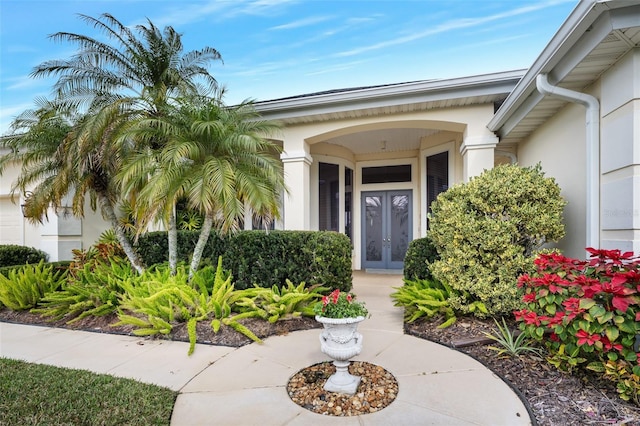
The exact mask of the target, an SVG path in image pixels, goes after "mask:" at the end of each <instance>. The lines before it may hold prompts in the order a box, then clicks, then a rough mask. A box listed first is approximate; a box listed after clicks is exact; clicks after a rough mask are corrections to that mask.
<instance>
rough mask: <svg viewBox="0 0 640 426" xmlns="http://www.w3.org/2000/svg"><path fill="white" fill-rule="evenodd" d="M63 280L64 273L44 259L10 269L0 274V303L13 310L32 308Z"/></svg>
mask: <svg viewBox="0 0 640 426" xmlns="http://www.w3.org/2000/svg"><path fill="white" fill-rule="evenodd" d="M64 280H65V274H64V273H62V272H60V271H58V270H56V269H55V268H54V267H53V265H51V264H45V263H44V261H40V262H39V263H38V264H30V265H25V266H22V267H20V268H16V269H11V270H10V271H8V272H7V275H6V276H5V275H4V274H0V305H4V306H6V307H7V308H9V309H11V310H14V311H22V310H27V309H31V308H34V307H35V306H37V305H38V303H40V301H41V299H42V298H43V297H44V296H45V295H46V294H47V293H50V292H52V291H56V290H57V289H58V288H59V287H60V286H61V285H62V283H63V282H64Z"/></svg>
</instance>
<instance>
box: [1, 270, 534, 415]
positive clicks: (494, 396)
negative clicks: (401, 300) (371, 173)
mask: <svg viewBox="0 0 640 426" xmlns="http://www.w3.org/2000/svg"><path fill="white" fill-rule="evenodd" d="M400 285H402V279H401V277H400V276H399V275H372V274H365V273H361V272H354V290H353V291H354V292H355V293H356V294H357V295H358V299H359V300H362V301H365V302H366V304H367V308H368V309H369V311H370V313H371V318H369V319H367V320H366V321H364V322H363V323H361V324H360V326H359V331H360V332H361V333H362V334H363V336H364V340H363V341H364V347H363V350H362V353H361V354H360V355H359V356H358V357H356V358H355V360H362V361H367V362H370V363H373V364H377V365H380V366H382V367H384V368H385V369H386V370H388V371H390V372H391V373H392V374H393V375H394V376H395V377H396V379H397V380H398V385H399V391H398V396H397V398H396V400H395V401H394V402H393V403H392V404H391V405H389V406H388V407H387V408H385V409H383V410H381V411H379V412H376V413H372V414H366V415H362V416H357V417H356V416H354V417H333V416H323V415H319V414H315V413H312V412H310V411H308V410H305V409H304V408H302V407H299V406H298V405H296V404H295V403H293V402H292V401H291V400H290V399H289V397H288V395H287V391H286V385H287V382H288V380H289V378H290V377H291V376H292V375H293V374H295V373H296V372H297V371H299V370H300V369H302V368H304V367H307V366H309V365H312V364H315V363H318V362H321V361H326V360H327V357H326V356H325V355H324V354H322V352H320V343H319V341H318V335H319V330H317V329H316V330H307V331H298V332H294V333H291V334H289V335H287V336H277V337H269V338H268V339H266V340H265V341H264V344H262V345H258V344H251V345H248V346H244V347H242V348H237V349H236V348H228V347H220V346H208V345H198V346H197V348H196V350H195V352H194V354H193V355H191V356H190V357H189V356H187V348H188V344H187V343H182V342H170V341H156V340H145V339H142V338H136V337H129V336H117V335H109V334H100V333H90V332H80V331H69V330H62V329H54V328H47V327H35V326H26V325H14V324H7V323H2V322H0V357H5V358H15V359H22V360H25V361H29V362H36V363H42V364H51V365H57V366H62V367H68V368H77V369H86V370H90V371H94V372H96V373H104V374H111V375H114V376H120V377H128V378H134V379H137V380H140V381H142V382H147V383H153V384H157V385H160V386H166V387H169V388H171V389H174V390H177V391H179V392H180V395H179V396H178V399H177V401H176V404H175V407H174V411H173V415H172V418H171V424H172V425H176V426H181V425H261V426H269V425H323V424H331V425H509V426H511V425H529V424H531V419H530V417H529V414H528V412H527V409H526V407H525V406H524V404H523V403H522V401H521V400H520V399H519V398H518V397H517V395H516V394H515V393H514V392H513V390H512V389H511V388H510V387H509V386H508V385H507V384H505V383H504V382H503V381H502V380H500V378H498V377H497V376H495V375H494V374H493V373H492V372H491V371H490V370H488V369H487V368H486V367H484V366H483V365H482V364H480V363H479V362H477V361H475V360H474V359H472V358H470V357H468V356H466V355H463V354H461V353H459V352H457V351H454V350H452V349H448V348H446V347H444V346H440V345H438V344H435V343H431V342H428V341H425V340H422V339H418V338H415V337H411V336H406V335H404V334H403V333H402V309H400V308H395V307H394V306H393V304H392V301H391V299H390V298H389V294H390V293H391V292H392V291H393V290H392V287H397V286H400Z"/></svg>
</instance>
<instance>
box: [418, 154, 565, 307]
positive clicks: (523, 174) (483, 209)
mask: <svg viewBox="0 0 640 426" xmlns="http://www.w3.org/2000/svg"><path fill="white" fill-rule="evenodd" d="M565 204H566V203H565V201H564V200H563V199H562V197H561V196H560V188H559V187H558V185H557V184H556V183H555V180H554V179H553V178H546V177H544V173H543V172H542V168H541V167H540V165H539V164H538V165H536V166H533V167H519V166H517V165H501V166H498V167H495V168H493V169H491V170H487V171H485V172H484V173H482V174H481V175H480V176H477V177H475V178H473V179H471V180H470V181H469V182H468V183H465V184H460V185H456V186H454V187H452V188H450V189H449V190H447V191H445V192H443V193H441V194H440V195H439V196H438V198H437V199H436V200H435V201H434V202H433V204H432V205H431V210H432V216H431V218H430V231H429V232H430V236H431V239H432V240H433V243H434V245H435V246H436V248H437V250H438V253H439V255H440V259H439V260H436V261H434V262H433V263H432V264H431V267H430V270H431V272H432V274H433V276H434V277H435V278H436V279H438V280H440V281H442V282H444V283H447V284H448V285H450V286H451V287H452V288H454V289H455V290H458V291H459V292H460V295H459V296H457V297H455V298H454V299H452V300H451V303H452V306H453V307H454V308H455V309H456V310H459V311H461V312H473V313H474V314H476V315H478V316H487V315H496V314H507V313H510V312H512V311H513V310H515V309H518V308H519V307H520V306H521V301H520V297H519V295H518V288H517V280H518V276H519V275H521V274H522V273H525V272H530V271H532V269H533V256H534V255H535V254H536V251H537V250H539V249H540V248H541V247H542V246H543V245H544V244H545V243H548V242H553V241H558V240H559V239H560V238H562V237H563V236H564V225H563V223H562V212H563V209H564V206H565Z"/></svg>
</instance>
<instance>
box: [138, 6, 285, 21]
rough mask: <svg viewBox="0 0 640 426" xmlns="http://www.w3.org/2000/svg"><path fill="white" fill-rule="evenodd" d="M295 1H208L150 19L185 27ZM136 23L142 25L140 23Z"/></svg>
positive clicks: (260, 13) (168, 11) (181, 7)
mask: <svg viewBox="0 0 640 426" xmlns="http://www.w3.org/2000/svg"><path fill="white" fill-rule="evenodd" d="M296 2H297V0H248V1H247V0H235V1H228V0H208V1H199V2H194V3H187V2H185V3H182V2H180V3H179V6H175V7H171V8H169V9H167V11H166V12H164V13H163V14H162V15H159V16H154V17H152V18H151V20H152V21H153V23H154V24H156V25H157V26H159V27H163V26H165V25H172V26H174V27H176V26H179V25H187V24H190V23H193V22H199V21H202V20H204V19H212V18H213V19H214V20H218V21H220V20H224V19H228V18H231V17H234V16H238V15H263V14H268V13H270V12H271V11H272V10H273V9H276V8H280V7H282V6H285V5H288V4H292V3H296ZM138 23H143V22H142V21H140V22H138Z"/></svg>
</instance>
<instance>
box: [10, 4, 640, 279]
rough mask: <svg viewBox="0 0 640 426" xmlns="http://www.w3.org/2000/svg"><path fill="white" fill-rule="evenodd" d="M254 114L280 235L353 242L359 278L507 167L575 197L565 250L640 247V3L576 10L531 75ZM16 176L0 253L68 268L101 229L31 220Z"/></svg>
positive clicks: (366, 94)
mask: <svg viewBox="0 0 640 426" xmlns="http://www.w3.org/2000/svg"><path fill="white" fill-rule="evenodd" d="M256 106H257V109H258V110H259V112H260V113H261V114H262V116H263V117H264V118H266V119H271V120H278V121H280V122H281V123H283V130H282V132H281V134H280V135H279V140H280V142H281V143H282V147H283V154H282V155H281V159H282V162H283V167H284V172H285V180H286V183H287V186H288V188H289V194H288V195H287V196H285V197H284V201H283V206H282V207H283V208H282V221H281V222H279V223H277V224H276V228H280V229H290V230H333V231H337V232H343V233H346V234H347V235H349V236H350V238H351V240H352V242H353V247H354V251H353V262H354V264H353V267H354V269H369V270H375V269H381V270H390V269H391V270H392V269H400V268H402V259H403V258H404V253H405V251H406V248H407V246H408V243H409V242H410V241H411V240H413V239H415V238H419V237H422V236H424V235H426V233H427V227H428V223H427V221H428V212H429V205H430V203H431V201H433V199H434V198H435V197H436V196H437V195H438V193H440V192H441V191H444V190H446V189H447V188H448V187H450V186H451V185H453V184H456V183H460V182H465V181H468V180H469V179H470V178H472V177H473V176H477V175H478V174H480V173H482V171H483V170H485V169H489V168H492V167H494V166H495V165H496V164H501V163H518V164H520V165H523V166H529V165H534V164H537V163H541V165H542V169H543V170H544V172H545V174H546V176H549V177H553V178H555V179H556V181H557V183H558V184H559V185H560V187H561V189H562V195H563V197H564V198H565V199H566V200H567V201H568V205H567V207H566V210H565V223H566V230H567V236H566V237H565V238H564V239H563V240H562V241H560V242H559V244H558V247H559V248H560V249H562V250H563V251H564V252H565V254H567V255H569V256H576V257H583V256H584V253H585V252H584V248H585V247H587V246H592V247H601V248H608V249H611V248H618V249H622V250H625V251H626V250H631V251H635V252H640V0H610V1H592V0H589V1H582V2H580V3H579V4H578V5H577V6H576V8H575V9H574V10H573V12H572V13H571V14H570V16H569V17H568V18H567V20H566V21H565V22H564V23H563V24H562V26H561V27H560V29H559V30H558V32H557V33H556V34H555V35H554V37H553V38H552V39H551V41H550V42H549V44H548V45H547V46H546V48H545V49H544V50H543V51H542V52H541V53H540V55H539V56H538V58H537V59H536V60H535V62H534V63H533V64H532V66H531V67H530V68H529V69H527V70H520V71H508V72H502V73H494V74H488V75H479V76H471V77H464V78H453V79H446V80H426V81H417V82H408V83H399V84H391V85H383V86H374V87H361V88H351V89H344V90H335V91H329V92H322V93H313V94H307V95H302V96H296V97H290V98H284V99H276V100H270V101H264V102H259V103H258V104H257V105H256ZM16 173H17V172H16ZM13 177H15V175H14V176H13ZM11 181H12V176H11V173H7V174H5V175H4V176H2V178H0V244H6V243H17V244H25V245H31V246H34V247H39V248H42V249H44V250H45V251H48V252H49V253H50V254H51V257H52V259H64V258H68V257H69V256H70V254H69V253H70V249H71V248H80V247H88V246H89V245H90V244H91V243H93V241H95V239H96V238H97V236H98V235H99V233H100V232H101V230H102V229H104V228H105V224H104V223H103V222H101V221H100V220H99V218H98V217H88V218H85V219H83V220H77V219H72V218H64V217H57V216H55V215H53V216H52V217H51V221H50V222H49V223H48V224H46V225H43V226H31V225H29V224H27V223H26V222H25V221H24V220H23V219H22V216H21V214H20V208H19V205H18V204H13V203H11V201H10V200H9V198H8V196H7V194H8V190H9V187H10V186H11ZM245 224H246V226H248V227H250V226H251V222H250V221H245Z"/></svg>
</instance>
